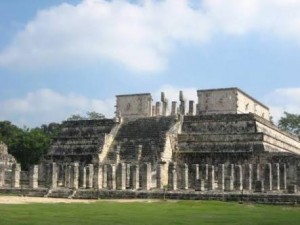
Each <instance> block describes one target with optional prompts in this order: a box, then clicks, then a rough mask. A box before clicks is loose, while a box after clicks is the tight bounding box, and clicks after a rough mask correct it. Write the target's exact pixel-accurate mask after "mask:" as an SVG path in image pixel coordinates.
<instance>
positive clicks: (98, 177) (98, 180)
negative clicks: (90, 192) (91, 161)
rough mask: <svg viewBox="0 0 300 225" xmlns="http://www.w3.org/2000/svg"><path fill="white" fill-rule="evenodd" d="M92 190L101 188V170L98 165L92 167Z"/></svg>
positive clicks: (100, 166)
mask: <svg viewBox="0 0 300 225" xmlns="http://www.w3.org/2000/svg"><path fill="white" fill-rule="evenodd" d="M93 186H94V188H96V189H97V190H99V189H102V187H103V168H102V165H100V164H98V165H95V167H94V185H93Z"/></svg>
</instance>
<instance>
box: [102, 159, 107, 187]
mask: <svg viewBox="0 0 300 225" xmlns="http://www.w3.org/2000/svg"><path fill="white" fill-rule="evenodd" d="M102 178H103V184H102V187H103V188H107V187H108V165H106V164H105V165H103V177H102Z"/></svg>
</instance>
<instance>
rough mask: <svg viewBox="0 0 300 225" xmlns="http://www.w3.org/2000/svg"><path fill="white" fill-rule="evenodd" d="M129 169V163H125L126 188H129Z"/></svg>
mask: <svg viewBox="0 0 300 225" xmlns="http://www.w3.org/2000/svg"><path fill="white" fill-rule="evenodd" d="M130 167H131V165H130V164H129V163H126V175H125V176H126V188H130V187H131V185H130Z"/></svg>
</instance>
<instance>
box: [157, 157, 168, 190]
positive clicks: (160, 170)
mask: <svg viewBox="0 0 300 225" xmlns="http://www.w3.org/2000/svg"><path fill="white" fill-rule="evenodd" d="M165 166H166V163H165V162H159V163H158V165H157V171H156V186H157V188H158V189H163V188H164V184H165V182H164V180H165V176H164V174H165Z"/></svg>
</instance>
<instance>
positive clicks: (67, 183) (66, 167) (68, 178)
mask: <svg viewBox="0 0 300 225" xmlns="http://www.w3.org/2000/svg"><path fill="white" fill-rule="evenodd" d="M63 168H64V177H65V179H64V186H65V187H67V188H68V187H70V183H71V166H70V165H67V164H66V165H64V167H63Z"/></svg>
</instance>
